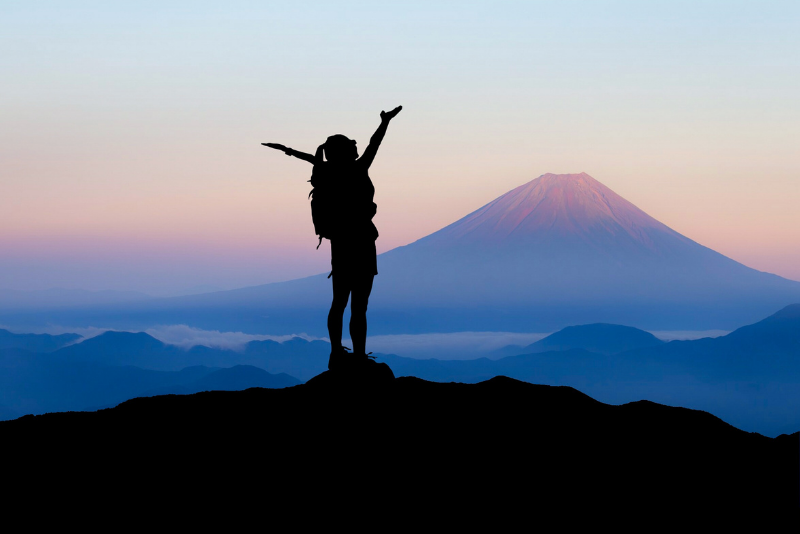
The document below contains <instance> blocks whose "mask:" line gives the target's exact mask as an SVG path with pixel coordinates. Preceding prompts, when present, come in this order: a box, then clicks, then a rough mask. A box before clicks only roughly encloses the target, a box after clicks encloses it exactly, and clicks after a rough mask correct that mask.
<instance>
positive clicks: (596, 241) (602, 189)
mask: <svg viewBox="0 0 800 534" xmlns="http://www.w3.org/2000/svg"><path fill="white" fill-rule="evenodd" d="M659 235H664V236H669V237H671V238H673V239H675V240H677V241H679V242H682V243H684V244H691V243H693V242H692V241H691V240H689V239H687V238H685V237H683V236H682V235H680V234H678V233H677V232H675V231H673V230H671V229H670V228H668V227H667V226H665V225H663V224H661V223H660V222H658V221H657V220H655V219H653V218H652V217H650V216H649V215H647V214H646V213H645V212H643V211H642V210H640V209H639V208H637V207H636V206H634V205H633V204H631V203H630V202H628V201H627V200H625V199H624V198H622V197H621V196H619V195H617V194H616V193H614V192H613V191H612V190H611V189H609V188H607V187H606V186H604V185H603V184H601V183H600V182H598V181H597V180H595V179H594V178H592V177H591V176H589V175H588V174H586V173H581V174H545V175H543V176H540V177H539V178H536V179H535V180H532V181H530V182H528V183H527V184H524V185H521V186H519V187H517V188H516V189H513V190H511V191H509V192H508V193H506V194H505V195H503V196H501V197H499V198H497V199H495V200H494V201H493V202H490V203H489V204H487V205H485V206H483V207H482V208H480V209H479V210H477V211H475V212H473V213H471V214H469V215H467V216H466V217H464V218H463V219H461V220H459V221H457V222H455V223H453V224H451V225H450V226H447V227H446V228H444V229H442V230H440V231H438V232H436V233H434V234H432V235H431V236H429V237H428V238H426V240H427V241H428V242H429V243H436V244H437V246H439V245H441V244H446V243H448V242H450V243H453V244H465V243H472V244H475V245H482V246H488V247H490V248H494V247H503V246H509V245H511V246H529V247H531V246H541V245H545V246H553V245H555V246H556V247H557V248H563V246H564V244H566V243H568V244H570V245H574V244H576V243H583V244H584V245H586V246H588V247H590V248H593V249H597V250H605V251H607V249H606V247H607V246H608V245H612V247H613V248H614V249H618V248H620V247H626V248H630V249H631V250H634V249H640V250H642V251H648V252H650V253H656V254H659V253H660V252H659V246H658V241H659V240H658V236H659Z"/></svg>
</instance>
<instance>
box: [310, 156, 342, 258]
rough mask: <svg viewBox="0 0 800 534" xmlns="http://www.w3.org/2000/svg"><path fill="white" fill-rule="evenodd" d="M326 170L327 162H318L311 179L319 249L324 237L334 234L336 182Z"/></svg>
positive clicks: (312, 209)
mask: <svg viewBox="0 0 800 534" xmlns="http://www.w3.org/2000/svg"><path fill="white" fill-rule="evenodd" d="M326 170H327V166H326V164H325V163H317V164H316V165H314V170H313V171H312V172H311V179H310V180H309V182H311V186H312V187H313V189H312V190H311V192H310V193H309V194H308V198H310V199H311V219H312V220H313V221H314V233H316V234H317V235H318V236H319V243H317V248H318V249H319V246H320V245H321V244H322V239H323V238H325V239H330V238H331V237H332V236H333V225H334V221H335V213H334V209H335V206H336V199H335V198H334V197H335V194H336V191H335V184H334V183H333V182H334V180H333V179H332V176H330V173H327V172H325V171H326Z"/></svg>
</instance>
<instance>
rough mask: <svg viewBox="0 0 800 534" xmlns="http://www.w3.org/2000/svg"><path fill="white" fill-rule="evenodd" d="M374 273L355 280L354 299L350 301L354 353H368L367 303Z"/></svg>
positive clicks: (351, 336)
mask: <svg viewBox="0 0 800 534" xmlns="http://www.w3.org/2000/svg"><path fill="white" fill-rule="evenodd" d="M374 279H375V276H374V275H371V274H370V275H366V276H363V275H362V276H359V277H358V278H357V279H356V280H354V281H353V285H352V292H353V299H352V301H351V302H350V338H351V339H352V340H353V354H356V355H361V354H366V350H367V303H368V302H369V294H370V293H372V282H373V280H374Z"/></svg>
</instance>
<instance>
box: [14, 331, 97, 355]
mask: <svg viewBox="0 0 800 534" xmlns="http://www.w3.org/2000/svg"><path fill="white" fill-rule="evenodd" d="M81 337H82V336H80V335H78V334H59V335H55V336H54V335H50V334H15V333H13V332H9V331H8V330H4V329H2V328H0V349H25V350H30V351H32V352H52V351H54V350H57V349H60V348H62V347H65V346H66V345H69V344H71V343H75V342H76V341H78V340H79V339H81Z"/></svg>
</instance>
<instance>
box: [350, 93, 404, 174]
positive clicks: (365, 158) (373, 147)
mask: <svg viewBox="0 0 800 534" xmlns="http://www.w3.org/2000/svg"><path fill="white" fill-rule="evenodd" d="M401 109H403V106H397V107H396V108H394V109H393V110H392V111H389V112H386V111H381V124H380V126H378V129H377V130H375V133H374V134H372V137H370V139H369V145H368V146H367V148H366V150H364V153H363V154H362V155H361V157H360V158H358V161H361V162H363V163H364V164H366V166H367V167H369V166H370V165H372V161H373V160H374V159H375V156H376V155H377V154H378V147H379V146H381V141H383V136H384V135H386V128H387V127H388V126H389V121H390V120H392V119H393V118H394V117H395V115H397V114H398V113H400V110H401Z"/></svg>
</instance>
